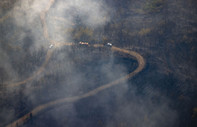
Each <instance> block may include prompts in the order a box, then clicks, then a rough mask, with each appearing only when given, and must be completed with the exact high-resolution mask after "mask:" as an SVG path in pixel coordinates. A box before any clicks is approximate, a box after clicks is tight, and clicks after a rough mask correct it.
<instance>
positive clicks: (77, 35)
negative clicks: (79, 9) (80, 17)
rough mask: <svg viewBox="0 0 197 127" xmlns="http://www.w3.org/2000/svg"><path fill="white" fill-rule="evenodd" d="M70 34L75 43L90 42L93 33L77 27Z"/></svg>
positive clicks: (88, 29)
mask: <svg viewBox="0 0 197 127" xmlns="http://www.w3.org/2000/svg"><path fill="white" fill-rule="evenodd" d="M72 33H73V39H74V40H76V41H91V40H92V39H93V38H92V37H93V33H94V32H93V30H92V29H90V28H88V27H78V28H76V29H74V30H73V32H72Z"/></svg>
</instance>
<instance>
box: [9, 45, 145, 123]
mask: <svg viewBox="0 0 197 127" xmlns="http://www.w3.org/2000/svg"><path fill="white" fill-rule="evenodd" d="M62 45H67V44H62ZM69 45H72V44H69ZM93 46H94V47H103V45H98V44H97V45H93ZM111 50H112V51H116V52H121V53H125V54H128V55H130V56H132V57H134V58H135V59H136V60H137V62H138V67H137V68H136V69H135V70H134V71H133V72H131V73H130V74H128V75H126V76H124V77H122V78H120V79H117V80H115V81H113V82H111V83H108V84H105V85H102V86H100V87H98V88H96V89H94V90H91V91H89V92H87V93H84V94H82V95H78V96H73V97H66V98H62V99H59V100H55V101H51V102H49V103H46V104H43V105H40V106H38V107H36V108H34V109H33V110H32V111H30V112H29V113H27V114H26V115H24V116H23V117H21V118H19V119H18V120H16V121H14V122H13V123H11V124H9V125H7V126H6V127H18V126H21V125H23V124H24V123H26V122H27V121H28V120H30V119H31V117H33V116H36V115H38V114H40V113H42V112H44V111H46V110H48V109H50V108H53V107H56V106H58V105H62V104H65V103H70V102H76V101H78V100H80V99H83V98H87V97H90V96H94V95H96V94H97V93H99V92H101V91H103V90H105V89H108V88H110V87H112V86H115V85H118V84H120V83H122V82H124V81H125V80H128V79H129V78H132V77H133V76H135V75H136V74H138V73H139V72H140V71H142V70H143V68H144V67H145V60H144V58H143V57H142V56H141V55H140V54H138V53H137V52H134V51H128V50H125V49H121V48H118V47H115V46H112V47H111ZM47 62H48V59H47V61H45V62H44V63H45V64H43V67H44V66H45V65H46V63H47ZM43 67H41V68H42V69H43ZM42 69H40V71H39V72H41V71H42ZM37 74H39V73H37Z"/></svg>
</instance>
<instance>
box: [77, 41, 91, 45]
mask: <svg viewBox="0 0 197 127" xmlns="http://www.w3.org/2000/svg"><path fill="white" fill-rule="evenodd" d="M79 44H80V45H88V44H89V43H88V42H82V41H80V42H79Z"/></svg>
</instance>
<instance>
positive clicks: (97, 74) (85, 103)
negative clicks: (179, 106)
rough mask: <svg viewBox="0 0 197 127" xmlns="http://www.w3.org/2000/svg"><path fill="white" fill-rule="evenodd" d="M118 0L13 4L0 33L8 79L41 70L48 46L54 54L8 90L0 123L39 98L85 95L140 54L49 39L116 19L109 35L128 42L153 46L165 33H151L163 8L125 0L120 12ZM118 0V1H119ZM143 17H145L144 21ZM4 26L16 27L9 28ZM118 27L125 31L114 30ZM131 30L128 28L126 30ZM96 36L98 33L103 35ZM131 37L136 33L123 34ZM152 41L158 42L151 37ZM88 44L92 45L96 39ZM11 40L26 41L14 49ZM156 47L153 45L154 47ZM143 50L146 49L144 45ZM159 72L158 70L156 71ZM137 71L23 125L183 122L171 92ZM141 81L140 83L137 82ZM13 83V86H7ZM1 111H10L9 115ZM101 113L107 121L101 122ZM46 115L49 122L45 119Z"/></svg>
mask: <svg viewBox="0 0 197 127" xmlns="http://www.w3.org/2000/svg"><path fill="white" fill-rule="evenodd" d="M121 2H123V1H120V3H121ZM114 3H115V2H112V3H110V2H108V4H110V5H108V4H107V2H106V1H104V0H54V1H53V0H19V1H17V2H16V3H14V6H13V8H12V9H11V10H10V11H9V13H10V14H11V16H10V17H9V18H8V20H6V21H8V22H3V23H1V24H0V25H1V26H4V25H5V24H6V25H5V26H4V27H1V28H0V29H2V30H1V31H3V32H2V33H3V34H2V35H1V37H2V38H3V41H2V42H3V43H2V44H1V45H0V58H1V61H0V67H1V68H3V69H4V70H5V72H6V73H7V74H8V77H9V78H8V79H7V80H9V82H14V81H21V80H23V79H26V78H28V77H30V76H31V75H32V74H36V72H37V70H39V69H40V67H41V66H42V63H43V61H45V59H46V58H45V57H46V56H47V54H46V52H48V51H53V53H52V55H51V56H50V59H49V61H48V62H47V65H46V66H45V67H44V71H43V72H42V73H40V74H39V75H37V76H35V77H34V79H33V80H31V81H29V82H27V83H25V84H24V86H21V87H19V88H18V89H16V90H13V91H11V92H10V91H9V92H7V93H9V94H10V95H8V94H2V98H3V99H2V104H1V105H0V107H3V108H2V110H1V111H0V114H1V115H0V123H1V121H3V124H2V126H3V125H5V124H8V123H9V122H10V121H13V120H15V119H17V118H19V117H20V116H21V115H24V114H25V113H27V112H29V111H30V110H31V109H33V108H35V107H36V106H38V105H40V104H45V103H48V102H49V101H53V100H57V99H60V98H65V97H72V96H76V95H82V94H84V93H87V92H88V91H91V90H93V89H95V88H97V87H99V86H102V85H104V84H106V83H110V82H112V81H115V80H116V79H119V78H120V77H123V76H125V75H127V74H128V72H130V71H131V70H134V69H135V67H136V64H137V63H136V61H134V60H132V59H129V58H122V56H119V55H117V54H115V53H112V52H111V50H109V49H110V48H104V49H91V48H90V47H88V46H87V47H85V46H84V47H78V46H76V47H74V46H70V47H68V46H62V47H61V48H59V47H58V48H57V47H55V46H54V47H52V48H51V49H50V48H49V46H50V45H51V43H56V42H62V43H66V42H73V37H72V35H73V31H74V30H73V29H77V28H78V27H81V26H84V27H87V28H91V29H92V30H95V31H96V30H98V31H99V30H101V29H102V28H104V26H106V25H107V24H108V23H112V25H111V26H112V27H114V31H109V32H110V34H109V33H108V35H109V37H111V38H110V39H111V40H113V41H115V42H116V43H117V42H119V41H120V42H125V41H129V44H131V42H132V44H133V45H140V46H141V44H142V47H145V46H147V47H151V46H152V45H153V43H152V42H156V41H157V40H159V39H160V38H159V37H161V36H159V37H155V36H156V35H153V39H152V38H151V37H150V36H149V34H150V33H151V32H152V31H153V29H155V28H156V27H157V26H159V25H158V24H160V23H161V22H162V23H163V20H164V17H165V15H160V14H159V13H156V14H153V15H151V14H147V15H146V13H144V12H145V11H144V10H143V9H144V6H147V8H148V7H149V8H148V9H149V11H152V10H150V9H151V8H150V7H151V6H148V5H147V4H146V1H140V2H138V1H132V2H131V1H130V2H128V3H124V2H123V5H122V4H121V7H122V6H123V7H124V6H125V7H128V10H127V11H128V12H127V11H126V12H127V13H125V15H126V16H125V15H124V16H122V17H121V16H120V17H118V16H119V15H118V14H121V13H123V12H125V11H123V10H121V9H120V8H119V9H118V10H116V9H115V8H116V7H117V6H119V5H116V4H114ZM116 3H119V2H117V1H116ZM112 5H113V6H116V7H114V8H113V7H112ZM172 5H173V4H172ZM172 5H171V6H172ZM139 8H140V9H139ZM147 8H145V9H147ZM161 8H163V7H161ZM114 10H116V12H113V13H117V16H116V15H115V14H113V16H114V17H112V15H111V14H112V11H114ZM170 16H171V17H170V18H169V19H170V20H174V19H173V18H172V17H173V16H174V14H170ZM43 17H44V18H43ZM122 19H123V20H122ZM145 19H147V20H146V21H145ZM43 22H45V23H46V24H45V23H43ZM120 22H123V23H120ZM115 23H117V24H115ZM162 23H161V24H162ZM180 23H182V22H180ZM183 24H185V23H183ZM9 25H11V26H12V28H10V27H9ZM120 26H121V27H120ZM107 27H109V24H108V26H107ZM6 28H10V29H7V30H6ZM116 28H117V29H116ZM102 30H103V29H102ZM132 30H136V31H137V32H136V31H135V32H133V31H132ZM46 31H47V33H46ZM105 32H106V31H105ZM117 33H119V34H121V35H122V36H116V35H118V34H117ZM125 33H126V35H125V36H123V35H124V34H125ZM157 33H158V32H157ZM161 33H162V32H161ZM102 34H104V33H102ZM4 35H5V36H4ZM93 36H94V37H98V36H99V35H93ZM136 36H137V37H139V38H137V37H136ZM143 36H145V37H143ZM125 37H126V38H127V37H128V38H132V39H133V38H134V39H133V40H132V39H130V40H124V39H125ZM154 37H155V38H154ZM128 38H127V39H128ZM136 38H137V39H136ZM51 40H52V41H51ZM150 40H154V41H151V42H149V41H150ZM82 41H83V40H82ZM145 41H147V42H148V43H146V42H145ZM75 43H78V42H75ZM89 43H90V44H91V42H89ZM98 43H99V42H98ZM9 45H12V46H13V47H20V48H13V47H12V48H8V47H9ZM120 45H124V44H123V43H121V44H120ZM156 45H158V42H156ZM4 46H5V47H6V48H5V49H4ZM155 49H156V48H155ZM155 49H151V51H152V50H155ZM159 50H160V49H159ZM159 55H160V54H159ZM117 56H118V57H117ZM144 56H146V52H145V53H144ZM147 56H148V55H147ZM120 57H121V58H120ZM149 60H150V59H149ZM123 63H124V64H123ZM164 63H165V62H164ZM149 64H150V63H149ZM129 65H130V66H129ZM164 70H165V68H164ZM148 71H149V70H148ZM153 73H154V76H155V75H156V74H157V73H156V74H155V72H153ZM192 74H193V73H192ZM144 75H149V74H147V70H145V73H144V72H142V74H141V73H140V76H144ZM151 75H152V73H151ZM193 75H195V74H193ZM140 76H139V77H140ZM139 77H137V79H135V80H137V81H136V82H137V83H136V82H135V83H132V82H131V81H125V82H123V83H121V84H120V85H119V86H115V87H113V88H109V89H107V90H104V91H102V92H100V93H98V94H97V95H95V96H93V97H90V98H86V99H82V100H79V101H77V102H75V103H72V104H68V105H62V106H61V107H60V108H57V109H52V110H50V111H48V112H46V113H43V114H41V116H36V118H35V121H33V122H35V123H33V125H32V124H31V123H27V125H24V126H56V125H58V126H62V124H63V125H66V126H79V125H81V126H95V127H96V126H106V127H116V126H117V127H118V126H134V127H143V126H147V127H158V126H160V127H166V126H168V127H174V126H177V123H178V122H179V121H178V113H177V112H176V110H175V109H173V108H172V102H171V101H170V99H169V98H168V97H167V96H166V95H165V94H163V93H162V92H161V93H160V91H159V90H158V89H155V88H153V87H152V86H151V85H152V84H151V85H150V84H148V83H147V82H148V81H149V80H153V79H154V78H157V77H152V78H145V79H143V78H139ZM142 80H144V82H142ZM158 80H159V79H158ZM138 82H139V83H138ZM158 82H161V81H158ZM158 82H157V83H155V84H156V85H157V86H159V85H160V83H158ZM138 84H140V85H141V86H135V85H138ZM155 84H153V85H155ZM161 84H162V83H161ZM7 89H8V90H9V88H7ZM139 89H140V90H139ZM2 91H3V89H2V90H1V91H0V92H1V93H6V91H3V92H2ZM12 92H13V93H12ZM138 92H139V93H140V94H139V93H138ZM4 97H5V98H4ZM7 100H8V101H7ZM5 103H8V104H9V106H8V107H6V106H5ZM18 104H20V105H18ZM20 111H22V113H21V112H20ZM95 112H96V113H95ZM7 114H8V115H7ZM3 116H6V119H4V118H3ZM64 117H65V118H64ZM99 120H100V121H102V122H99V123H98V122H97V121H99ZM48 121H50V122H49V123H47V122H48ZM50 124H51V125H50ZM0 126H1V124H0Z"/></svg>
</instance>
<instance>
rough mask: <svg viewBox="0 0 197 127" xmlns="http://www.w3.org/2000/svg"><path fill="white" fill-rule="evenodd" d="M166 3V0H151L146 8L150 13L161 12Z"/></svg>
mask: <svg viewBox="0 0 197 127" xmlns="http://www.w3.org/2000/svg"><path fill="white" fill-rule="evenodd" d="M164 4H165V0H149V1H147V3H146V4H145V6H144V10H145V11H146V12H148V13H156V12H160V11H161V10H162V9H163V7H164Z"/></svg>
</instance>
